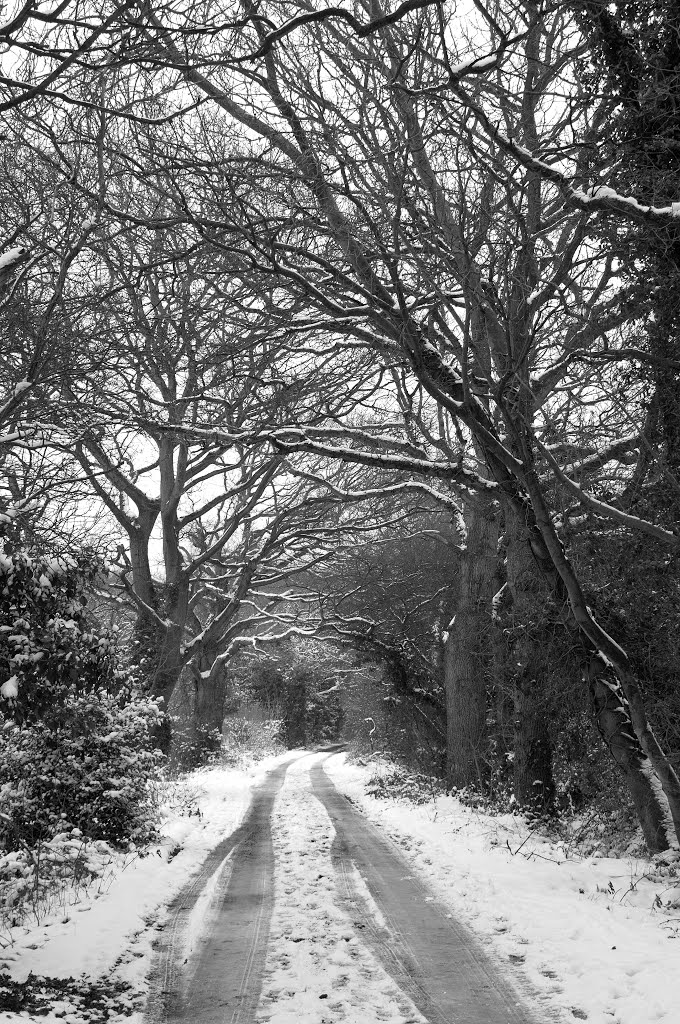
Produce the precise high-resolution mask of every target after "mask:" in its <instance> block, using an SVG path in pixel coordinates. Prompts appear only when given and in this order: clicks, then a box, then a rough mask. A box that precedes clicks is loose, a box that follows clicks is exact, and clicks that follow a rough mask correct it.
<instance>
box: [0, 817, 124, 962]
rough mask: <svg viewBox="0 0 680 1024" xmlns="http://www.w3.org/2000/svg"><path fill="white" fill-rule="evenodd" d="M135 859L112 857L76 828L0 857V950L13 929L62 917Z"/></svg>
mask: <svg viewBox="0 0 680 1024" xmlns="http://www.w3.org/2000/svg"><path fill="white" fill-rule="evenodd" d="M134 856H136V854H135V853H134V852H133V851H131V852H128V853H127V854H125V855H123V854H118V853H116V851H115V850H113V849H112V848H111V847H110V846H109V844H108V843H105V842H103V840H95V841H90V840H88V839H87V838H86V837H85V836H83V835H82V833H81V832H80V830H79V829H77V828H74V829H71V830H70V831H69V832H59V833H57V834H56V835H55V836H54V837H53V838H52V839H50V840H49V841H48V842H46V843H39V844H38V845H37V846H36V847H35V848H34V849H21V850H14V851H12V852H10V853H6V854H5V855H4V856H0V907H1V908H2V910H1V911H0V947H2V945H5V944H9V943H11V941H12V929H13V928H16V927H20V926H21V925H22V924H24V923H25V922H27V921H31V920H32V921H36V922H39V921H41V920H42V919H43V918H44V917H47V916H48V915H52V914H54V912H55V911H57V910H58V911H59V912H60V913H61V914H62V915H63V916H65V917H66V916H68V914H69V908H70V907H71V906H73V905H74V904H76V903H78V902H79V901H80V900H81V899H82V898H83V897H85V896H86V895H88V894H89V895H94V896H95V898H96V896H97V894H100V895H101V893H102V892H105V891H106V888H107V886H108V885H109V884H110V882H111V880H112V878H113V875H114V873H115V871H116V870H117V869H120V867H121V866H124V865H125V863H126V862H127V861H128V860H129V859H131V858H133V857H134Z"/></svg>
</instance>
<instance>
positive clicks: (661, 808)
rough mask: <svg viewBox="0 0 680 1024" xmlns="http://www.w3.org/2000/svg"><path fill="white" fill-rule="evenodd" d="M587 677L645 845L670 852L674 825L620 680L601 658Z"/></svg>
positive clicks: (596, 712) (603, 733)
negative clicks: (624, 702) (623, 703)
mask: <svg viewBox="0 0 680 1024" xmlns="http://www.w3.org/2000/svg"><path fill="white" fill-rule="evenodd" d="M586 676H587V679H588V682H589V684H590V695H591V700H592V706H593V712H594V715H595V721H596V723H597V727H598V729H599V732H600V735H601V736H602V739H603V740H604V742H605V743H606V744H607V747H608V748H609V751H610V753H611V755H612V757H613V758H614V761H615V762H616V764H617V766H618V768H619V769H620V771H621V774H622V775H623V777H624V779H625V781H626V785H627V788H628V791H629V793H630V795H631V798H632V800H633V805H634V807H635V811H636V814H637V817H638V820H639V822H640V825H641V827H642V832H643V835H644V837H645V842H646V843H647V846H648V848H649V850H650V852H651V853H659V852H661V851H662V850H666V849H668V845H669V836H671V835H672V834H673V822H672V819H671V816H670V813H669V810H668V807H667V805H666V804H665V801H663V800H662V799H659V789H660V784H659V780H658V778H657V777H656V774H655V772H654V768H653V766H652V763H651V761H650V760H649V758H648V757H647V755H646V754H645V752H644V750H643V749H642V746H641V744H640V741H639V740H638V738H637V736H636V735H635V730H634V729H633V724H632V721H631V719H630V716H625V717H624V714H623V713H622V707H621V698H620V695H619V691H620V687H619V683H618V680H617V679H616V676H615V675H614V674H613V672H611V670H608V669H607V666H606V665H605V664H604V662H603V661H601V659H599V658H592V659H591V661H590V663H589V665H588V669H587V672H586ZM661 796H663V794H661Z"/></svg>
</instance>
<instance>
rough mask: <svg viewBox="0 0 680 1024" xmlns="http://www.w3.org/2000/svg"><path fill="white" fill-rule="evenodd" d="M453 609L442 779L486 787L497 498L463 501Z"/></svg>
mask: <svg viewBox="0 0 680 1024" xmlns="http://www.w3.org/2000/svg"><path fill="white" fill-rule="evenodd" d="M465 518H466V525H467V543H466V547H465V551H464V552H463V555H462V557H461V565H460V578H459V581H458V600H457V603H456V614H455V616H454V618H453V620H452V623H451V625H450V628H449V636H448V640H447V642H446V645H445V651H444V685H445V690H446V749H447V782H448V785H449V786H451V787H455V788H456V789H463V788H465V787H472V788H474V789H482V790H483V789H485V788H486V786H487V784H488V777H489V757H488V750H487V746H488V737H487V727H486V719H487V689H488V683H489V674H490V671H491V663H492V649H491V603H492V600H493V585H494V577H495V569H496V548H497V545H498V509H497V504H496V502H494V501H492V500H491V499H490V498H487V497H484V496H483V495H479V496H477V497H476V498H475V499H474V500H473V501H471V502H470V503H469V505H468V509H467V512H466V517H465Z"/></svg>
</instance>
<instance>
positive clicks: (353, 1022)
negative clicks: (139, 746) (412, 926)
mask: <svg viewBox="0 0 680 1024" xmlns="http://www.w3.org/2000/svg"><path fill="white" fill-rule="evenodd" d="M290 756H291V755H290V754H285V755H282V756H279V757H275V758H269V759H268V760H267V761H263V762H259V763H258V764H257V765H256V766H255V767H253V768H250V769H247V770H246V769H244V770H243V771H237V770H234V769H226V768H225V769H223V768H215V769H211V770H209V771H202V772H199V773H196V774H195V775H194V776H193V777H192V778H191V781H190V783H189V787H190V789H191V790H193V792H194V797H195V805H196V806H198V807H199V808H200V811H201V816H200V817H198V816H197V815H192V816H186V815H182V814H180V813H179V812H178V810H177V808H175V809H174V810H173V809H172V808H171V809H169V810H168V812H167V816H166V821H165V824H164V834H165V839H164V842H163V843H162V844H161V845H160V846H159V847H158V849H154V850H152V851H150V853H149V855H148V856H146V857H144V858H133V859H130V858H128V860H127V863H126V864H125V867H124V870H122V871H121V872H119V873H118V874H117V875H115V876H113V875H112V876H111V879H110V884H109V882H108V881H107V883H106V886H104V887H103V889H102V886H100V887H99V888H100V889H102V891H101V892H100V893H99V894H96V893H95V892H91V893H90V895H89V896H86V897H84V898H83V899H82V900H81V902H80V903H79V904H78V905H76V906H73V907H71V908H66V909H65V910H64V909H63V908H62V910H60V911H59V912H58V913H55V914H54V915H53V916H52V918H51V919H47V920H44V921H43V922H42V923H41V924H40V925H39V926H37V925H36V926H33V927H31V928H27V929H25V930H22V931H21V932H20V933H19V934H15V941H14V944H13V945H12V946H11V947H9V948H5V949H4V950H3V949H1V948H0V973H3V971H6V972H8V973H10V974H11V975H12V977H13V978H15V979H17V980H19V981H20V980H23V979H24V978H26V976H27V975H28V974H29V973H30V972H33V973H34V974H36V975H40V976H52V977H61V978H66V977H69V976H71V977H75V978H78V977H80V976H81V975H87V976H88V977H90V978H92V979H96V978H106V979H109V980H113V981H114V982H115V981H116V980H118V981H121V982H128V983H130V984H131V986H132V990H131V996H132V1001H133V1002H134V1003H135V1004H136V1005H137V1006H138V1007H139V1006H141V1004H142V1000H143V995H144V992H145V977H146V974H147V972H148V970H149V967H150V966H151V949H152V944H153V940H154V937H155V935H156V934H157V930H158V928H159V927H160V926H161V925H162V924H163V921H164V920H165V919H166V906H167V904H168V902H169V901H170V900H171V899H172V898H173V896H174V895H175V894H176V893H177V892H178V891H179V890H180V889H181V888H182V886H183V885H184V884H185V883H186V882H187V881H188V879H189V878H190V877H191V876H192V875H193V874H194V872H195V870H196V868H197V867H198V865H199V864H200V863H201V862H202V861H203V860H204V859H205V857H206V855H207V853H208V852H209V851H210V850H211V849H213V848H214V847H215V846H216V845H217V844H218V843H219V842H220V840H221V839H222V838H224V836H225V835H228V834H229V833H230V832H232V831H233V830H234V829H235V828H236V827H237V826H238V825H239V823H240V821H241V820H242V818H243V816H244V812H245V810H246V808H247V806H248V802H249V798H250V794H251V792H252V789H253V787H254V785H255V784H256V783H257V782H258V781H259V780H260V779H261V778H262V776H263V775H264V773H265V772H266V771H267V770H268V769H270V768H272V767H274V766H275V765H277V764H279V763H280V762H281V761H282V760H287V759H288V758H290ZM319 757H320V755H309V756H304V757H301V758H300V759H299V760H296V761H294V762H293V763H292V764H291V766H290V767H289V769H288V773H287V776H286V779H285V782H284V784H283V787H282V789H281V791H280V793H279V795H278V797H277V800H276V803H275V805H274V809H273V813H272V836H273V844H274V852H275V858H276V872H275V881H274V885H275V904H274V912H273V917H272V921H271V931H270V943H269V947H268V954H267V962H266V967H265V975H264V982H263V990H262V998H261V1000H260V1007H259V1011H258V1020H259V1021H260V1022H262V1024H265V1022H267V1024H292V1022H295V1024H321V1022H323V1021H333V1022H336V1021H344V1022H346V1024H364V1022H365V1024H377V1021H389V1022H391V1024H407V1022H421V1021H422V1017H421V1016H420V1014H419V1013H418V1011H417V1009H416V1008H415V1007H414V1006H413V1004H412V1003H411V1002H410V1001H409V999H408V998H407V997H406V996H404V994H403V993H402V992H401V991H400V990H399V989H398V987H397V986H396V984H395V983H394V982H393V981H392V980H391V978H390V977H389V976H388V975H387V974H386V973H385V971H384V970H383V968H382V967H381V965H380V964H379V963H378V961H377V960H376V958H375V956H374V955H373V953H372V952H371V951H370V950H369V949H368V948H367V947H366V946H364V945H363V943H362V942H361V939H360V938H359V937H358V935H357V931H356V928H354V927H353V922H352V921H351V919H350V918H349V917H348V914H347V910H346V909H344V908H343V905H342V901H341V900H339V899H338V889H337V886H336V879H335V877H334V868H333V865H332V863H331V857H330V847H331V843H332V841H333V837H334V830H333V825H332V823H331V821H330V819H329V817H328V815H327V813H326V811H325V809H324V807H323V806H322V804H321V803H320V802H319V801H318V800H317V799H316V798H315V797H314V796H313V795H312V794H311V792H310V788H309V778H308V774H307V772H308V769H309V767H310V766H311V765H312V764H314V763H318V760H319ZM325 768H326V770H327V772H328V773H329V775H330V777H331V778H332V779H333V781H334V782H335V785H336V786H337V787H338V789H340V790H341V791H342V792H344V793H345V794H347V795H348V796H349V797H350V798H351V799H352V800H353V801H354V803H355V804H356V805H357V806H358V807H360V808H361V809H362V810H363V811H364V813H365V814H366V815H367V816H368V817H369V818H370V819H371V820H372V821H373V822H374V823H375V824H377V825H378V826H379V827H380V828H381V829H382V830H383V831H384V833H385V834H386V835H387V836H389V837H390V838H391V839H392V840H393V841H394V842H395V843H397V845H398V846H399V847H400V849H401V850H402V852H403V855H404V856H405V857H406V858H407V860H408V861H409V862H410V863H411V865H412V867H413V870H414V872H416V873H419V874H420V875H421V876H422V877H423V878H424V879H425V880H426V881H427V883H428V884H429V885H430V886H431V888H432V891H433V893H435V894H436V895H437V897H438V898H439V899H441V901H442V902H444V903H445V904H448V905H449V906H450V908H451V912H452V913H454V914H455V915H457V916H458V917H460V918H461V919H462V920H463V921H465V922H467V923H468V924H469V925H470V926H471V927H472V928H473V929H474V930H475V931H476V932H477V933H478V934H479V935H480V936H481V938H482V940H483V941H484V942H485V943H486V944H487V945H488V948H489V952H490V953H492V954H493V956H494V957H495V958H496V959H500V960H501V961H502V962H505V964H506V965H507V966H508V968H509V969H510V970H511V971H512V972H513V977H514V979H515V983H516V985H517V986H518V988H519V989H520V990H522V991H524V992H525V994H526V995H527V997H528V998H529V1001H530V1003H532V1005H533V1006H534V1007H536V1009H537V1010H538V1013H537V1017H538V1019H542V1020H546V1021H548V1020H550V1021H557V1022H560V1024H567V1022H569V1021H572V1022H573V1021H574V1020H575V1019H576V1020H588V1021H590V1022H591V1024H656V1022H658V1024H675V1022H676V1021H677V1020H679V1019H680V971H679V970H678V966H679V965H680V871H679V872H678V874H673V867H672V866H671V867H663V866H662V865H659V864H656V865H655V864H653V863H651V862H649V861H645V860H643V859H640V858H638V859H631V858H614V857H606V856H602V857H597V856H592V857H588V858H583V857H579V856H577V855H576V853H575V851H574V850H573V849H571V848H569V847H568V846H565V845H560V844H555V843H551V842H548V841H547V840H546V839H545V837H542V836H541V835H540V834H538V833H532V832H531V830H530V829H529V828H528V827H527V826H526V825H525V823H524V822H523V821H522V819H520V818H515V817H512V816H501V817H491V816H489V815H486V814H484V813H481V812H478V811H475V810H472V809H470V808H466V807H463V806H461V805H460V804H459V803H458V802H457V801H456V800H455V799H453V798H449V797H438V798H436V799H433V800H431V801H430V802H428V803H426V804H422V805H419V806H414V805H413V804H412V803H408V802H404V801H398V800H378V799H375V798H373V797H370V796H367V795H366V793H365V787H366V783H367V780H368V778H369V776H370V775H371V774H372V773H373V771H374V770H375V769H374V767H373V766H371V765H367V766H357V765H351V764H348V763H347V760H346V758H345V756H344V755H334V756H332V757H330V758H327V759H325ZM228 871H229V865H228V864H226V865H224V866H223V865H220V868H218V870H217V871H216V872H215V874H214V875H213V877H212V878H211V879H210V880H209V881H208V882H207V884H206V886H205V890H204V892H203V893H202V895H201V896H200V897H199V899H198V901H197V903H196V905H195V907H194V911H193V912H192V914H191V916H190V919H189V922H188V926H187V935H186V936H185V937H184V939H185V942H186V948H187V955H189V953H190V949H189V947H190V946H193V945H195V943H196V941H197V938H198V936H199V934H200V932H201V930H202V929H203V928H205V927H206V923H207V922H208V921H209V919H210V914H211V911H212V910H213V909H214V903H215V894H216V893H217V892H218V890H219V891H222V890H223V888H224V885H225V884H226V883H225V878H227V877H228ZM355 881H356V886H357V888H359V889H361V881H360V879H358V878H357V879H356V880H355ZM363 896H364V897H365V901H366V904H367V905H369V906H370V905H371V899H370V896H369V894H368V891H367V890H366V891H365V892H364V893H363ZM375 912H376V913H379V911H378V910H377V908H375ZM135 995H136V997H137V998H136V1000H135ZM31 1019H35V1018H32V1017H31V1016H30V1015H28V1014H25V1013H24V1014H16V1013H10V1012H2V1011H0V1024H10V1022H13V1024H19V1022H22V1024H25V1022H26V1021H27V1020H31ZM41 1019H42V1020H45V1021H46V1022H47V1024H50V1022H53V1024H56V1021H57V1020H60V1021H64V1022H65V1024H80V1022H82V1021H83V1020H84V1019H85V1018H84V1017H83V1016H81V1015H78V1014H77V1013H76V1012H75V1005H74V1004H70V1003H69V999H68V998H67V997H65V998H64V999H63V1000H62V1002H61V1003H60V1004H55V1006H54V1008H53V1011H52V1013H51V1014H50V1015H48V1016H46V1017H41ZM123 1019H125V1020H128V1021H131V1022H132V1024H141V1020H142V1015H141V1012H140V1010H139V1009H138V1010H137V1011H136V1012H135V1013H134V1014H133V1016H132V1017H129V1016H127V1017H123V1016H121V1017H120V1018H119V1017H117V1016H116V1015H115V1014H113V1015H112V1016H111V1017H110V1020H111V1021H112V1022H113V1021H116V1020H120V1021H122V1020H123ZM197 1024H199V1022H197Z"/></svg>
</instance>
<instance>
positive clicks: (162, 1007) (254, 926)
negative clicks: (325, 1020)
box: [145, 758, 295, 1024]
mask: <svg viewBox="0 0 680 1024" xmlns="http://www.w3.org/2000/svg"><path fill="white" fill-rule="evenodd" d="M293 760H295V759H294V758H292V759H291V760H290V761H286V762H284V763H283V764H281V765H279V766H278V767H277V768H275V769H274V770H273V771H271V772H269V773H268V775H267V777H266V778H265V779H264V781H263V782H262V783H261V784H260V785H259V786H257V787H256V788H255V790H254V791H253V797H252V801H251V804H250V806H249V808H248V811H247V812H246V816H245V819H244V821H243V823H242V824H241V825H240V826H239V827H238V828H237V829H236V830H235V831H234V832H232V833H231V835H229V836H227V837H226V838H225V839H224V840H223V841H222V842H221V843H220V844H219V845H218V846H216V847H215V849H214V850H213V851H212V852H211V853H210V855H209V856H208V857H207V858H206V860H205V861H204V862H203V864H202V866H201V868H200V871H199V872H198V873H197V874H196V875H195V876H194V878H192V879H191V881H190V882H189V883H188V884H187V885H186V886H185V887H184V888H183V889H182V891H181V892H180V893H179V895H178V896H176V897H175V899H174V900H173V901H172V903H170V905H169V908H168V913H169V920H168V923H167V925H166V926H165V928H164V931H163V934H162V936H161V938H160V940H159V944H158V949H157V953H156V959H155V963H154V966H153V968H152V971H151V975H150V978H149V982H150V993H149V998H148V1000H147V1005H146V1010H145V1020H146V1021H148V1022H149V1024H161V1022H163V1021H177V1022H179V1021H187V1022H189V1021H191V1022H196V1024H198V1022H200V1024H213V1022H214V1024H217V1022H219V1024H227V1022H229V1024H237V1022H245V1021H247V1020H248V1019H252V1016H253V1014H254V1012H255V1008H256V1006H257V1002H258V998H259V991H260V977H261V973H262V968H263V965H264V958H265V954H266V946H267V937H268V931H269V918H270V916H271V905H272V891H273V870H274V856H273V850H272V844H271V834H270V817H271V812H272V808H273V806H274V802H275V800H276V796H277V794H278V792H279V790H280V788H281V786H282V784H283V781H284V778H285V774H286V771H287V769H288V766H289V765H290V764H291V763H292V761H293ZM202 903H204V904H205V906H204V907H203V908H201V904H202ZM201 909H204V910H205V911H206V912H207V914H206V920H205V922H203V924H204V928H203V932H204V934H203V936H202V938H201V939H197V931H198V928H199V925H200V922H198V921H197V920H196V915H197V913H199V912H200V911H201ZM192 915H193V917H192ZM205 925H208V927H207V928H206V927H205ZM191 946H193V947H194V948H193V949H191V948H190V947H191Z"/></svg>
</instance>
